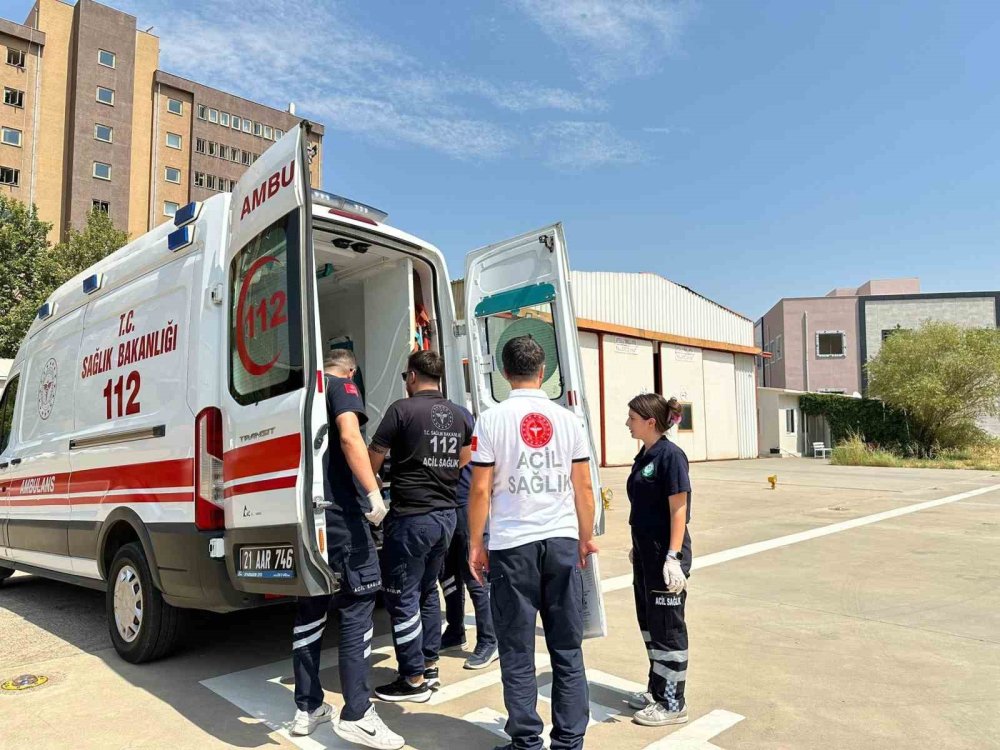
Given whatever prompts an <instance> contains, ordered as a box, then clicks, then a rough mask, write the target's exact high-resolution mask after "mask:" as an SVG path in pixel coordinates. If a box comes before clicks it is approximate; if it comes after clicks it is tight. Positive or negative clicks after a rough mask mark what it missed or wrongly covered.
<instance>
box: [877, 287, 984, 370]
mask: <svg viewBox="0 0 1000 750" xmlns="http://www.w3.org/2000/svg"><path fill="white" fill-rule="evenodd" d="M996 304H997V299H996V297H995V296H994V295H992V294H990V295H984V296H982V297H974V296H968V297H966V296H961V297H957V296H956V297H944V298H940V297H939V298H937V299H934V298H927V297H924V298H922V299H889V300H872V299H867V300H864V304H863V315H864V324H865V356H866V358H867V359H868V360H870V359H872V358H873V357H875V356H876V355H877V354H878V353H879V352H880V351H881V350H882V331H883V330H891V329H893V328H895V327H896V326H897V325H898V326H899V327H900V328H908V329H914V328H919V327H920V326H921V325H922V324H923V323H924V322H925V321H927V320H935V321H940V322H944V323H955V324H957V325H960V326H962V327H963V328H995V327H996V325H997V309H996Z"/></svg>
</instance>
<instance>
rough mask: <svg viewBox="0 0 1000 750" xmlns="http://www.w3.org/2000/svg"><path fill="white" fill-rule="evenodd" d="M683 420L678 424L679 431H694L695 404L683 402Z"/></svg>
mask: <svg viewBox="0 0 1000 750" xmlns="http://www.w3.org/2000/svg"><path fill="white" fill-rule="evenodd" d="M680 406H681V421H680V422H679V423H678V425H677V430H678V432H694V406H693V405H692V404H681V405H680Z"/></svg>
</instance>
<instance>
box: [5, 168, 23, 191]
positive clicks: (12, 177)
mask: <svg viewBox="0 0 1000 750" xmlns="http://www.w3.org/2000/svg"><path fill="white" fill-rule="evenodd" d="M20 184H21V170H20V169H14V168H13V167H0V185H9V186H11V187H17V186H18V185H20Z"/></svg>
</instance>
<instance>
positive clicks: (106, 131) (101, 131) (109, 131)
mask: <svg viewBox="0 0 1000 750" xmlns="http://www.w3.org/2000/svg"><path fill="white" fill-rule="evenodd" d="M114 134H115V130H114V128H112V127H111V126H110V125H101V123H97V124H95V125H94V138H96V139H97V140H99V141H104V142H105V143H111V142H112V141H113V140H114Z"/></svg>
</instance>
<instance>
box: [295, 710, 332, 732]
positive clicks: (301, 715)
mask: <svg viewBox="0 0 1000 750" xmlns="http://www.w3.org/2000/svg"><path fill="white" fill-rule="evenodd" d="M333 716H334V710H333V706H331V705H330V704H329V703H324V704H323V705H322V706H320V707H319V708H317V709H316V710H315V711H303V710H301V709H300V710H298V711H296V712H295V718H294V719H293V720H292V726H291V727H289V729H288V733H289V734H294V735H295V736H296V737H304V736H305V735H307V734H312V733H313V731H315V729H316V727H318V726H319V725H320V724H322V723H324V722H327V721H330V719H332V718H333Z"/></svg>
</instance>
